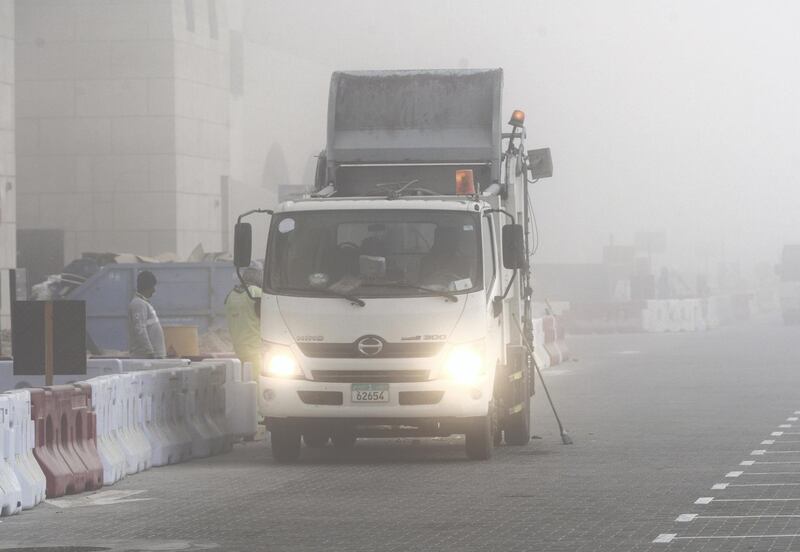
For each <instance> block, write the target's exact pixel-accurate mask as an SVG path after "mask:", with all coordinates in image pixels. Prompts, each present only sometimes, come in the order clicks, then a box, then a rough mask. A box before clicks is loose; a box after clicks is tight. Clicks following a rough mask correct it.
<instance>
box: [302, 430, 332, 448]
mask: <svg viewBox="0 0 800 552" xmlns="http://www.w3.org/2000/svg"><path fill="white" fill-rule="evenodd" d="M330 438H331V432H330V431H327V430H325V429H320V428H314V429H307V430H306V431H304V432H303V442H304V443H305V444H306V446H307V447H310V448H322V447H324V446H325V445H327V444H328V441H329V440H330Z"/></svg>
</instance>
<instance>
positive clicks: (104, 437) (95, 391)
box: [88, 376, 126, 485]
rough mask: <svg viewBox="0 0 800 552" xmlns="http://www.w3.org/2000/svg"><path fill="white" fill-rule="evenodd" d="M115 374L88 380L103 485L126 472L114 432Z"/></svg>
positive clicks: (123, 457)
mask: <svg viewBox="0 0 800 552" xmlns="http://www.w3.org/2000/svg"><path fill="white" fill-rule="evenodd" d="M116 379H117V378H116V377H115V376H100V377H97V378H92V379H90V380H89V381H88V383H89V385H91V386H92V406H93V407H94V411H95V416H96V417H97V452H98V454H99V456H100V461H101V462H102V463H103V485H113V484H114V483H116V482H117V481H119V480H120V479H122V478H123V477H125V474H126V467H125V464H126V459H125V455H124V453H123V452H122V450H121V448H120V445H119V443H118V437H117V434H116V431H117V428H116V425H115V422H116V411H115V409H116V407H117V404H116V401H117V397H116V386H115V385H113V383H114V382H115V381H116Z"/></svg>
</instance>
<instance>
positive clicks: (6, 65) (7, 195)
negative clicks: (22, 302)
mask: <svg viewBox="0 0 800 552" xmlns="http://www.w3.org/2000/svg"><path fill="white" fill-rule="evenodd" d="M14 126H15V122H14V0H0V269H3V268H13V267H15V266H16V256H17V250H16V224H15V220H16V203H15V196H16V182H15V179H14V175H15V173H16V170H15V157H14Z"/></svg>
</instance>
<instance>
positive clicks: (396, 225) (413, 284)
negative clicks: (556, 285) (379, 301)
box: [265, 210, 482, 299]
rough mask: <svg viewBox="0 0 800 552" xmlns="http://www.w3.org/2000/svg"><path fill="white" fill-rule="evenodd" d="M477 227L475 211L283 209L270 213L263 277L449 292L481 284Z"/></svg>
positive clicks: (273, 288) (282, 282)
mask: <svg viewBox="0 0 800 552" xmlns="http://www.w3.org/2000/svg"><path fill="white" fill-rule="evenodd" d="M479 232H480V219H479V216H478V214H477V213H465V212H453V211H433V210H420V211H402V210H397V211H395V210H381V211H366V210H342V211H306V212H293V213H284V214H281V215H278V216H276V217H274V219H273V221H272V226H271V229H270V238H269V244H268V247H267V263H266V271H267V272H266V277H265V284H266V287H267V291H268V292H272V293H281V294H287V295H305V293H304V292H307V293H308V295H309V296H319V291H320V290H330V291H333V292H336V293H347V294H350V295H356V296H359V297H412V296H414V297H416V296H426V295H431V296H436V295H440V296H444V297H450V298H451V299H455V298H454V297H453V296H454V295H457V294H460V293H468V292H471V291H475V290H478V289H481V287H482V277H481V267H482V263H481V262H480V259H481V256H480V244H481V239H480V234H479ZM442 292H445V293H442Z"/></svg>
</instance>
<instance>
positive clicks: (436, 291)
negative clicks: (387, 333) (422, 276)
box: [361, 282, 458, 303]
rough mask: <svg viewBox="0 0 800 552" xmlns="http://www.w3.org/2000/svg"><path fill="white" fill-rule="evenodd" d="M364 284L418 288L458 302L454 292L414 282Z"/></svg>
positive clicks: (368, 284) (366, 284) (367, 285)
mask: <svg viewBox="0 0 800 552" xmlns="http://www.w3.org/2000/svg"><path fill="white" fill-rule="evenodd" d="M361 285H362V286H366V287H392V288H402V289H418V290H420V291H427V292H428V293H430V294H431V295H437V296H439V297H444V298H445V299H447V300H448V301H450V302H452V303H457V302H458V297H457V296H456V295H455V294H454V293H450V292H449V291H443V290H439V289H431V288H429V287H425V286H417V285H414V284H409V283H408V282H384V283H381V284H378V283H362V284H361Z"/></svg>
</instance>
